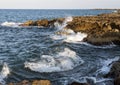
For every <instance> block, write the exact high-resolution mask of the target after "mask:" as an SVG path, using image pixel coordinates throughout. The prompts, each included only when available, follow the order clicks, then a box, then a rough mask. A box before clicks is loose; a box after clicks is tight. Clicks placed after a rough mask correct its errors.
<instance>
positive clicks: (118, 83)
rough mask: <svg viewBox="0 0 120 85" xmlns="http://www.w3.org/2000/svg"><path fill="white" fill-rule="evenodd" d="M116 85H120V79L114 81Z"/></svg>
mask: <svg viewBox="0 0 120 85" xmlns="http://www.w3.org/2000/svg"><path fill="white" fill-rule="evenodd" d="M114 85H120V77H118V78H116V79H115V80H114Z"/></svg>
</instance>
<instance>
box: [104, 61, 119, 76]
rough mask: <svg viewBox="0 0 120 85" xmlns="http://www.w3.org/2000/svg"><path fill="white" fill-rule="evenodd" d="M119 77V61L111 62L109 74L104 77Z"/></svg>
mask: <svg viewBox="0 0 120 85" xmlns="http://www.w3.org/2000/svg"><path fill="white" fill-rule="evenodd" d="M119 76H120V61H116V62H113V64H112V67H111V69H110V72H109V73H108V74H107V75H106V76H105V77H112V78H118V77H119Z"/></svg>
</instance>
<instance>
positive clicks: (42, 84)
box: [8, 80, 52, 85]
mask: <svg viewBox="0 0 120 85" xmlns="http://www.w3.org/2000/svg"><path fill="white" fill-rule="evenodd" d="M8 85H52V84H51V82H50V81H49V80H33V81H32V82H31V81H28V80H23V81H21V82H19V83H9V84H8Z"/></svg>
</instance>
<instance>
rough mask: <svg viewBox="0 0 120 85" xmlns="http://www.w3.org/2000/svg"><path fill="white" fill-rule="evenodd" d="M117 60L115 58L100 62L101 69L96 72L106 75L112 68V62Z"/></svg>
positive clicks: (117, 58)
mask: <svg viewBox="0 0 120 85" xmlns="http://www.w3.org/2000/svg"><path fill="white" fill-rule="evenodd" d="M117 60H119V57H115V58H113V59H107V60H104V61H102V63H101V64H102V68H101V69H99V70H98V71H97V73H103V74H107V73H108V72H109V71H110V68H111V66H112V64H111V63H112V62H114V61H117Z"/></svg>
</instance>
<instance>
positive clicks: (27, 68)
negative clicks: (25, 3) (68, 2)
mask: <svg viewBox="0 0 120 85" xmlns="http://www.w3.org/2000/svg"><path fill="white" fill-rule="evenodd" d="M114 11H115V10H103V9H102V10H95V9H76V10H75V9H73V10H72V9H71V10H67V9H66V10H63V9H59V10H57V9H54V10H52V9H49V10H47V9H46V10H44V9H43V10H42V9H41V10H37V9H29V10H28V9H0V83H1V84H2V85H5V84H7V83H9V82H20V81H22V80H36V79H48V80H50V81H51V82H52V85H68V84H70V83H72V82H81V83H85V82H89V83H90V84H91V85H113V79H112V78H104V75H105V74H107V73H108V72H109V71H110V67H111V65H110V64H111V63H112V62H113V61H117V60H118V59H119V58H120V46H117V45H114V44H111V45H103V46H95V45H91V44H89V43H87V42H83V41H82V40H83V38H85V37H87V34H85V33H81V32H78V33H74V31H72V30H67V31H68V32H70V33H71V35H57V34H56V32H57V31H60V30H63V28H64V27H65V26H66V25H67V22H70V21H72V17H73V16H93V15H98V14H103V13H111V12H114ZM55 18H65V21H64V23H63V24H62V25H60V24H59V23H55V24H56V27H55V28H40V27H35V26H31V27H22V26H19V25H20V24H22V23H24V22H26V21H28V20H39V19H48V20H51V19H55Z"/></svg>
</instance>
